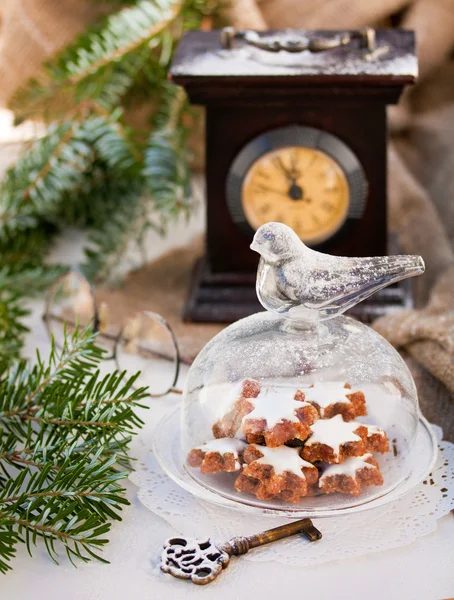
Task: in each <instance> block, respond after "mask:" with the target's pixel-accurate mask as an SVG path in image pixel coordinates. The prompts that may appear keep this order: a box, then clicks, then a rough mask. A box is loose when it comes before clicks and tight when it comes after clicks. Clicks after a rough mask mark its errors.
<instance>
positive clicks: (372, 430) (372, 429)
mask: <svg viewBox="0 0 454 600" xmlns="http://www.w3.org/2000/svg"><path fill="white" fill-rule="evenodd" d="M365 427H367V436H368V437H369V436H370V435H377V434H378V435H381V437H384V436H385V432H384V431H383V429H380V427H377V426H376V425H365Z"/></svg>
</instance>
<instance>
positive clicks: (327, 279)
mask: <svg viewBox="0 0 454 600" xmlns="http://www.w3.org/2000/svg"><path fill="white" fill-rule="evenodd" d="M251 248H252V249H253V250H256V251H258V252H259V253H260V255H261V259H260V264H259V269H258V275H257V295H258V297H259V299H260V301H261V303H262V305H263V306H264V308H265V309H266V311H265V312H261V313H257V314H255V315H252V316H250V317H248V318H245V319H242V320H240V321H238V322H236V323H234V324H233V325H231V326H229V327H227V328H226V329H225V330H223V331H222V332H221V333H219V334H218V335H217V336H216V337H214V338H213V339H212V340H211V341H210V342H209V343H208V344H207V345H206V346H205V348H204V349H203V350H202V351H201V352H200V354H199V355H198V357H197V358H196V360H195V362H194V363H193V365H192V367H191V369H190V371H189V374H188V377H187V381H186V387H185V392H184V397H183V404H182V408H181V445H182V450H183V453H184V456H185V457H186V469H187V471H188V473H190V475H191V477H192V478H193V479H194V480H195V481H196V482H197V483H199V484H200V485H202V486H203V487H204V488H208V489H209V490H210V491H211V492H214V493H215V494H217V495H220V496H222V497H224V498H228V499H229V500H233V501H235V502H238V503H243V504H247V505H252V506H258V507H261V508H263V509H269V510H273V511H275V510H279V509H282V510H284V511H287V510H288V509H289V507H295V508H298V509H306V508H307V510H308V511H310V510H317V511H318V512H320V511H322V512H323V510H327V511H328V510H332V509H333V508H334V509H337V508H340V509H342V508H351V507H355V506H359V505H361V504H364V503H367V502H370V501H371V500H373V499H376V498H379V497H381V496H384V495H386V494H388V493H390V492H391V491H392V490H394V489H396V487H398V486H399V485H401V484H402V482H404V481H405V480H406V479H407V478H408V477H409V475H410V473H411V468H412V467H411V460H410V457H411V450H412V445H413V443H414V441H415V438H416V434H417V428H418V419H419V414H418V399H417V393H416V388H415V384H414V381H413V379H412V376H411V374H410V372H409V370H408V368H407V367H406V365H405V363H404V361H403V360H402V358H401V357H400V355H399V354H398V352H397V351H396V350H395V349H394V348H393V347H392V346H391V345H390V344H389V343H388V342H387V341H386V340H385V339H384V338H382V337H381V336H380V335H379V334H377V333H376V332H375V331H373V330H372V329H371V328H369V327H368V326H366V325H364V324H362V323H360V322H358V321H356V320H354V319H352V318H348V317H344V316H342V313H343V312H345V311H346V310H347V309H349V308H351V307H352V306H354V305H355V304H356V303H358V302H360V301H361V300H364V299H365V298H366V297H368V296H369V295H371V294H373V293H374V292H376V291H378V290H379V289H381V288H383V287H385V286H387V285H389V284H391V283H393V282H396V281H398V280H401V279H404V278H406V277H411V276H413V275H417V274H420V273H423V271H424V263H423V261H422V259H421V258H420V257H417V256H390V257H376V258H346V257H333V256H329V255H325V254H321V253H319V252H316V251H314V250H312V249H310V248H308V247H306V246H305V245H304V244H303V243H302V242H301V241H300V239H299V238H298V237H297V236H296V234H295V233H294V232H293V231H292V230H291V229H290V228H288V227H286V226H285V225H282V224H280V223H268V224H266V225H264V226H262V227H261V228H260V229H259V230H258V231H257V232H256V235H255V237H254V241H253V243H252V245H251Z"/></svg>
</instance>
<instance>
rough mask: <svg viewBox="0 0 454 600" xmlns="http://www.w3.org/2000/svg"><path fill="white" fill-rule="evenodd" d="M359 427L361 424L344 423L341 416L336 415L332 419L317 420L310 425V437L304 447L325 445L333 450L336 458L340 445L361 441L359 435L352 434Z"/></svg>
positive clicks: (353, 422)
mask: <svg viewBox="0 0 454 600" xmlns="http://www.w3.org/2000/svg"><path fill="white" fill-rule="evenodd" d="M360 425H361V423H358V421H350V422H349V423H346V422H345V421H344V420H343V418H342V415H336V416H335V417H333V418H332V419H319V420H318V421H315V423H314V424H313V425H311V431H312V435H311V436H310V438H309V439H308V440H307V442H306V446H311V445H312V444H317V443H318V444H326V445H327V446H330V447H331V448H332V449H333V450H334V453H335V454H336V456H337V455H338V454H339V449H340V446H341V445H342V444H345V443H346V442H360V441H361V438H360V437H359V435H356V433H353V432H354V431H355V429H358V427H359V426H360Z"/></svg>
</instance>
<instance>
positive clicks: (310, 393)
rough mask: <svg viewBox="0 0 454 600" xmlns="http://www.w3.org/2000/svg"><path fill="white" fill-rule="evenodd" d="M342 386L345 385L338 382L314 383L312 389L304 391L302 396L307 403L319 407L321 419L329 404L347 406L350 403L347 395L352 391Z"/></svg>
mask: <svg viewBox="0 0 454 600" xmlns="http://www.w3.org/2000/svg"><path fill="white" fill-rule="evenodd" d="M344 386H345V383H342V382H340V381H330V382H326V383H315V384H314V385H313V387H310V388H308V389H304V396H305V399H306V400H307V402H309V403H311V404H312V403H314V404H317V406H319V407H320V416H321V417H323V416H324V413H325V408H326V407H327V406H329V405H330V404H336V403H338V402H342V403H345V404H348V403H349V402H350V399H349V398H347V394H351V393H352V390H351V389H350V388H346V387H344Z"/></svg>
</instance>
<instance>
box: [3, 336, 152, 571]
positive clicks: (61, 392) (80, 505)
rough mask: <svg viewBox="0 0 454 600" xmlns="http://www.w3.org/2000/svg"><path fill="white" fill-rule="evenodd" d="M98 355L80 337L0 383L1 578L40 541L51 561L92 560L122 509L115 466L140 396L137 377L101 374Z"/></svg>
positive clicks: (135, 418)
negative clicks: (18, 553)
mask: <svg viewBox="0 0 454 600" xmlns="http://www.w3.org/2000/svg"><path fill="white" fill-rule="evenodd" d="M101 359H102V351H101V350H100V349H99V348H97V347H96V346H95V345H94V344H93V336H92V334H91V333H90V332H89V331H76V332H75V333H74V334H73V335H72V337H71V338H69V337H68V336H66V337H65V344H64V347H63V350H62V351H61V352H60V353H59V352H57V351H56V349H55V347H52V349H51V352H50V355H49V358H48V360H47V361H46V362H44V361H43V360H42V359H41V358H40V357H39V356H38V360H37V364H36V365H35V367H33V368H32V369H31V370H28V369H27V365H26V363H25V362H21V363H19V364H18V365H17V366H16V368H15V369H13V370H12V371H11V373H10V374H9V375H8V377H5V378H4V379H3V381H1V382H0V468H1V470H2V472H3V477H2V478H1V479H0V571H1V572H6V571H7V570H8V568H10V565H9V561H10V560H11V559H12V558H13V556H14V551H15V547H16V546H17V544H18V543H21V542H22V541H23V542H25V544H26V545H27V549H28V551H29V553H30V554H31V552H32V547H33V546H34V545H36V544H37V543H38V542H39V541H40V540H41V541H42V542H43V544H44V546H45V548H46V550H47V552H48V553H49V555H50V556H51V558H52V559H53V560H55V561H57V558H58V545H60V546H62V547H63V548H64V549H65V551H66V553H67V555H68V557H69V559H70V560H74V559H75V558H76V557H77V558H78V559H81V560H84V561H86V560H90V559H91V558H97V559H99V560H104V559H103V558H102V557H101V556H100V554H99V552H100V550H101V549H102V547H103V546H104V545H105V544H106V543H107V540H106V539H105V537H104V536H105V535H106V534H107V533H108V531H109V528H110V521H111V520H112V519H113V520H120V519H121V517H120V514H119V513H120V512H121V509H122V507H123V506H125V505H127V504H128V502H127V500H126V499H125V497H124V489H123V488H122V487H121V484H120V482H121V480H122V479H124V478H125V477H126V475H127V473H126V472H125V471H122V470H119V469H118V466H117V465H118V458H120V460H123V459H125V456H126V451H127V448H128V445H129V441H130V439H131V435H133V434H134V433H135V431H136V430H137V428H138V427H140V426H141V425H142V421H141V420H140V419H139V418H138V416H137V415H136V414H135V413H134V408H135V407H138V406H142V404H141V400H142V399H143V398H144V397H145V396H146V392H145V390H144V389H143V388H142V389H138V390H134V389H133V386H134V383H135V381H136V379H137V377H138V374H137V375H136V376H134V377H130V378H126V375H125V373H120V372H116V371H115V372H113V373H110V374H109V375H106V376H105V377H101V376H100V373H99V369H98V365H99V361H100V360H101Z"/></svg>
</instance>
